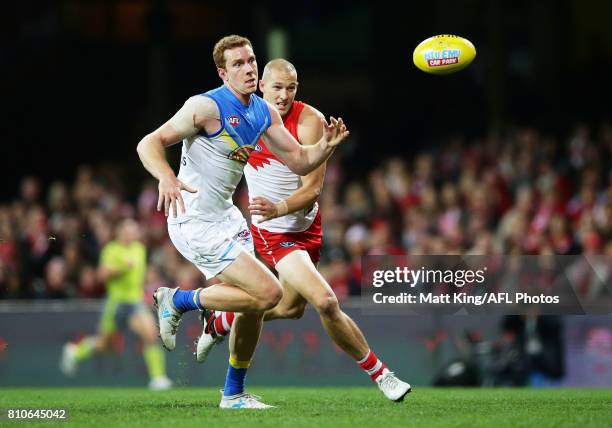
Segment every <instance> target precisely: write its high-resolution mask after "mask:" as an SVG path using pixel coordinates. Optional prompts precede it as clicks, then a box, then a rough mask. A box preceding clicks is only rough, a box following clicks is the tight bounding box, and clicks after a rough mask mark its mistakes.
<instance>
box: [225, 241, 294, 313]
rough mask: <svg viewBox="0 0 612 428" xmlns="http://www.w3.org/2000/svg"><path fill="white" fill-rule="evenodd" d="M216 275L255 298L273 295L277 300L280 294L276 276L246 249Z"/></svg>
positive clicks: (280, 290)
mask: <svg viewBox="0 0 612 428" xmlns="http://www.w3.org/2000/svg"><path fill="white" fill-rule="evenodd" d="M217 277H218V278H219V279H221V281H223V282H226V283H228V284H231V285H234V286H236V287H238V288H240V289H242V290H244V291H246V292H247V293H249V294H250V295H251V296H253V297H255V298H272V297H274V298H275V299H277V301H278V300H280V298H281V296H282V289H281V286H280V283H279V281H278V280H277V279H276V277H275V276H274V275H273V274H272V272H270V270H269V269H268V268H266V267H265V266H264V264H263V263H261V262H260V261H259V260H257V259H256V258H255V257H254V256H253V255H252V254H250V253H248V252H247V251H241V252H240V254H239V255H238V257H236V259H235V260H234V261H233V262H232V263H230V264H229V265H228V266H227V267H226V268H225V269H224V270H223V272H221V273H219V274H218V275H217Z"/></svg>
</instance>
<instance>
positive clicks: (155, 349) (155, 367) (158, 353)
mask: <svg viewBox="0 0 612 428" xmlns="http://www.w3.org/2000/svg"><path fill="white" fill-rule="evenodd" d="M142 355H143V357H144V360H145V364H146V365H147V370H148V371H149V377H150V378H151V379H156V378H160V377H165V376H166V360H165V356H164V353H163V351H162V350H161V348H160V347H159V345H149V346H145V348H144V349H143V350H142Z"/></svg>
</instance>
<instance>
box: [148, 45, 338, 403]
mask: <svg viewBox="0 0 612 428" xmlns="http://www.w3.org/2000/svg"><path fill="white" fill-rule="evenodd" d="M213 58H214V61H215V64H216V66H217V71H218V74H219V77H220V78H221V80H222V81H223V86H221V87H220V88H217V89H215V90H213V91H209V92H207V93H206V94H202V95H198V96H194V97H191V98H190V99H188V100H187V102H186V103H185V105H184V106H183V107H182V108H181V109H180V110H179V111H178V112H177V113H176V114H175V115H174V117H172V118H171V119H170V120H169V121H168V122H166V123H165V124H164V125H162V126H161V127H160V128H158V129H157V130H155V131H153V132H152V133H150V134H148V135H146V136H145V137H144V138H143V139H142V140H141V141H140V143H139V144H138V148H137V151H138V155H139V156H140V159H141V161H142V163H143V165H144V166H145V168H146V169H147V170H148V171H149V172H150V173H151V174H152V175H153V176H154V177H155V178H157V179H158V180H159V200H158V209H164V211H165V213H166V215H167V216H168V233H169V235H170V237H171V239H172V242H173V243H174V245H175V246H176V247H177V249H178V250H179V251H180V252H181V254H183V256H184V257H185V258H187V259H188V260H189V261H191V262H192V263H194V265H195V266H196V267H198V268H199V269H200V271H202V272H203V274H204V275H205V276H206V277H207V278H211V277H216V278H218V279H219V280H220V281H221V282H220V283H219V284H216V285H214V286H211V287H207V288H206V289H198V290H189V291H183V290H179V289H170V288H166V287H161V288H159V289H158V290H156V292H155V296H154V297H155V301H156V305H157V307H158V319H159V328H160V336H161V339H162V343H163V344H164V346H165V347H166V348H167V349H168V350H172V349H174V348H175V346H176V331H177V328H178V325H179V322H180V319H181V316H182V314H183V313H184V312H185V311H188V310H197V309H200V310H202V309H205V308H206V309H212V310H226V311H232V312H236V313H237V315H236V319H235V322H234V328H233V329H232V334H231V336H230V344H229V345H230V364H229V367H228V373H227V378H226V383H225V387H224V390H223V397H222V399H221V403H220V407H222V408H267V407H270V406H267V405H265V404H263V403H261V402H260V401H258V400H257V398H256V397H254V396H252V395H250V394H247V393H246V392H245V391H244V378H245V376H246V370H247V368H248V366H249V365H250V361H251V359H252V356H253V353H254V350H255V347H256V344H257V341H258V338H259V334H260V330H261V321H262V318H263V313H264V311H266V310H268V309H271V308H273V307H274V306H276V304H277V303H278V302H279V301H280V299H281V297H282V288H281V285H280V283H279V281H278V280H277V279H276V277H275V276H274V275H272V273H271V272H270V271H269V270H268V269H267V268H266V267H265V266H264V265H263V264H262V263H261V262H259V261H258V260H257V259H256V258H255V257H254V256H253V254H252V241H251V239H250V236H249V234H248V229H247V228H246V222H245V220H244V218H243V217H242V216H241V215H240V213H239V211H238V209H237V208H236V207H235V206H234V205H233V204H232V202H231V201H232V193H233V192H234V190H235V187H236V185H237V184H238V181H239V180H240V177H241V175H242V169H243V167H244V163H245V162H246V160H247V159H248V155H249V153H250V151H251V150H252V149H253V147H254V145H255V143H256V142H257V140H258V139H259V137H260V136H261V137H263V138H264V139H265V141H266V142H267V143H268V145H269V147H270V149H271V150H273V152H274V153H275V154H276V156H278V157H279V158H280V159H282V160H283V162H285V163H286V164H287V165H288V166H289V167H290V168H291V169H292V170H293V171H294V172H295V173H298V174H308V173H309V172H311V171H313V170H314V169H316V168H317V167H318V166H319V165H321V164H322V163H323V162H325V160H326V159H327V158H328V157H329V156H330V155H331V154H332V152H333V151H334V148H335V147H336V146H337V145H338V144H340V142H342V141H343V140H344V139H345V138H346V137H347V136H348V131H347V129H346V126H345V125H344V123H343V122H342V119H338V120H336V119H334V118H331V120H330V123H329V124H328V123H327V122H325V121H323V122H325V123H324V125H323V124H322V126H323V127H324V132H323V135H322V137H321V138H320V141H319V142H318V143H317V144H315V145H313V146H308V147H306V146H302V145H300V144H298V142H297V141H296V140H295V139H294V138H293V137H292V136H291V134H290V133H289V132H288V131H287V130H286V129H285V127H284V126H283V122H282V120H281V117H280V115H279V114H278V112H277V110H276V109H275V108H274V107H273V106H271V105H269V104H267V103H266V102H264V101H263V100H262V99H261V98H259V97H258V96H257V95H255V94H254V92H255V91H256V89H257V81H258V80H257V79H258V70H257V62H256V59H255V54H254V52H253V48H252V45H251V43H250V41H249V40H248V39H246V38H244V37H241V36H235V35H232V36H227V37H224V38H223V39H221V40H220V41H219V42H217V44H216V45H215V48H214V50H213ZM181 140H183V149H182V158H181V166H180V172H179V174H178V177H177V176H176V175H175V173H174V171H173V170H172V168H171V167H170V165H169V164H168V162H167V160H166V157H165V153H164V150H165V148H166V147H168V146H171V145H173V144H176V143H178V142H180V141H181Z"/></svg>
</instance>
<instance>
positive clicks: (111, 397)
mask: <svg viewBox="0 0 612 428" xmlns="http://www.w3.org/2000/svg"><path fill="white" fill-rule="evenodd" d="M252 392H253V393H255V394H259V395H262V396H263V398H264V399H265V402H267V403H270V404H274V405H277V406H278V408H277V409H273V410H264V411H261V410H260V411H257V410H246V411H245V410H241V411H231V410H220V409H218V408H217V405H218V403H219V392H218V390H215V389H211V388H179V389H175V390H172V391H170V392H165V393H159V392H150V391H148V390H145V389H141V388H56V389H53V388H2V389H0V408H1V409H2V412H3V415H2V417H0V425H3V426H19V425H22V424H23V423H24V421H21V422H9V421H8V420H7V419H6V409H7V408H14V407H19V408H59V407H62V408H66V409H68V412H69V420H68V421H67V422H63V423H62V424H63V425H70V426H84V427H85V426H86V427H113V428H114V427H123V426H134V427H136V426H142V427H151V426H165V427H173V428H174V427H189V428H194V427H202V426H205V427H215V428H221V427H228V426H232V425H230V424H234V425H233V426H239V427H259V426H270V427H285V426H287V427H309V428H312V427H349V426H350V427H352V428H357V427H368V426H374V427H378V428H389V427H393V426H398V427H399V426H402V427H405V426H423V427H447V426H466V427H467V426H469V427H474V426H495V427H496V428H498V427H520V426H524V427H528V426H538V427H548V426H550V427H552V426H554V427H559V426H568V427H570V426H571V427H576V426H579V427H580V428H584V427H587V426H589V427H591V426H592V427H604V426H611V425H612V390H610V389H537V390H536V389H433V388H416V389H415V390H414V391H413V392H412V393H411V394H409V395H408V396H407V397H406V400H405V401H404V402H403V403H399V404H397V403H392V402H388V401H386V400H385V399H384V398H383V397H382V395H381V394H380V393H379V392H378V390H377V389H376V388H374V387H372V388H253V390H252ZM31 424H32V421H28V422H27V425H28V426H29V425H31ZM39 424H43V425H46V426H49V425H50V423H49V422H48V421H47V422H40V423H39ZM203 424H210V425H203ZM36 425H38V424H36Z"/></svg>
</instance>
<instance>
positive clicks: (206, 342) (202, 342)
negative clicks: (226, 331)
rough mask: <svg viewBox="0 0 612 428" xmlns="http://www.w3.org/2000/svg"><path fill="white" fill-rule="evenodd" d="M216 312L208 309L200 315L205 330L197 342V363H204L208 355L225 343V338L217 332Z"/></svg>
mask: <svg viewBox="0 0 612 428" xmlns="http://www.w3.org/2000/svg"><path fill="white" fill-rule="evenodd" d="M216 317H217V316H216V315H215V311H211V310H208V309H205V310H203V311H202V312H201V313H200V320H201V321H202V324H203V328H202V334H201V335H200V337H198V340H197V341H196V352H195V356H196V361H197V362H198V363H203V362H204V361H205V360H206V357H208V354H209V353H210V351H211V350H212V348H214V347H215V345H216V344H218V343H221V342H223V340H224V339H225V336H220V335H218V334H217V332H215V327H214V325H215V318H216Z"/></svg>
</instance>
